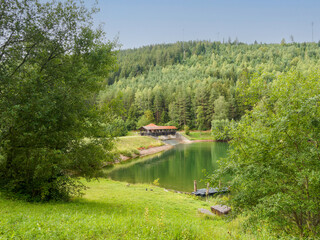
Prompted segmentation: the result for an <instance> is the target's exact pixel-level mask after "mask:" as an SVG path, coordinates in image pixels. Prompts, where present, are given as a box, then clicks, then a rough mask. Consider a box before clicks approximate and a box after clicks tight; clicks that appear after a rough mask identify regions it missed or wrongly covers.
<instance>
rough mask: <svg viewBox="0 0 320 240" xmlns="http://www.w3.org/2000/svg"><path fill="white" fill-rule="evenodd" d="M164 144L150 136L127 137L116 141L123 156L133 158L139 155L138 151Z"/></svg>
mask: <svg viewBox="0 0 320 240" xmlns="http://www.w3.org/2000/svg"><path fill="white" fill-rule="evenodd" d="M162 145H163V142H161V141H159V140H156V139H154V138H152V137H148V136H135V135H131V136H125V137H119V138H118V139H117V140H116V149H117V151H118V152H119V153H121V154H122V155H125V156H128V157H131V156H132V154H136V155H137V154H139V152H138V150H141V149H147V148H150V147H158V146H162Z"/></svg>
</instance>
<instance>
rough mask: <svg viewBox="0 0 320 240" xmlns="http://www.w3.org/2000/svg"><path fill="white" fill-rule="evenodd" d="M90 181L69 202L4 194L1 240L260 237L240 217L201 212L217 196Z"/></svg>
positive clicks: (0, 213)
mask: <svg viewBox="0 0 320 240" xmlns="http://www.w3.org/2000/svg"><path fill="white" fill-rule="evenodd" d="M86 185H88V186H89V187H90V188H89V189H88V190H87V191H86V194H85V195H84V197H83V198H81V199H74V200H72V201H71V202H68V203H27V202H23V201H19V200H7V199H4V197H3V196H1V195H0V239H11V238H12V239H255V238H253V236H252V235H251V236H250V235H245V234H244V233H243V232H242V230H241V228H240V225H241V219H236V220H233V221H227V218H225V217H219V216H215V217H213V218H209V217H204V216H202V215H199V213H198V208H206V209H209V207H210V206H211V205H213V204H216V200H215V199H213V200H211V202H207V201H203V200H199V199H197V198H194V197H192V196H189V195H185V194H178V193H173V192H166V191H165V190H164V189H162V188H159V187H155V186H151V185H141V184H139V185H132V184H131V185H128V184H127V183H122V182H115V181H111V180H106V179H102V180H100V181H99V182H97V181H92V182H89V183H86ZM257 239H258V238H257Z"/></svg>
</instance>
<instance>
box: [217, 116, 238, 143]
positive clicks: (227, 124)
mask: <svg viewBox="0 0 320 240" xmlns="http://www.w3.org/2000/svg"><path fill="white" fill-rule="evenodd" d="M234 124H235V123H234V121H229V120H228V119H223V120H212V122H211V126H212V128H211V131H212V135H213V136H214V138H215V139H216V140H223V141H224V140H230V139H231V136H230V131H231V128H232V127H233V126H234Z"/></svg>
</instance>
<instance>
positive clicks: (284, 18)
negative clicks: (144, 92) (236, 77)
mask: <svg viewBox="0 0 320 240" xmlns="http://www.w3.org/2000/svg"><path fill="white" fill-rule="evenodd" d="M85 2H86V5H88V6H92V4H93V3H94V0H85ZM98 6H99V7H100V13H98V14H96V15H95V17H94V21H95V23H96V24H101V23H103V24H104V26H103V28H104V30H105V32H106V33H107V37H108V39H111V40H112V39H113V38H114V37H116V36H118V37H119V42H120V43H121V44H122V49H126V48H134V47H140V46H145V45H150V44H157V43H173V42H177V41H183V40H184V41H189V40H211V41H223V40H225V41H227V40H228V38H229V37H230V38H231V39H232V40H234V39H235V38H238V40H239V41H241V42H247V43H252V42H254V41H255V40H257V41H258V42H263V43H279V42H280V41H281V39H282V38H285V39H286V41H287V42H290V36H291V35H292V36H293V37H294V40H295V41H296V42H310V41H311V40H312V27H311V23H312V22H314V27H313V32H314V34H313V36H314V37H313V40H314V41H316V42H318V41H319V40H320V0H99V4H98Z"/></svg>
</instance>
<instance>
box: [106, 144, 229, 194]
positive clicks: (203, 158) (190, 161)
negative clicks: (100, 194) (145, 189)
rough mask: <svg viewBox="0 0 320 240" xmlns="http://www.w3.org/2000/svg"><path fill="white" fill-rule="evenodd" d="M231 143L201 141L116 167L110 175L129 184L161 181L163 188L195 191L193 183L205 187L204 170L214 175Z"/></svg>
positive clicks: (181, 145) (177, 146)
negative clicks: (218, 162) (196, 182)
mask: <svg viewBox="0 0 320 240" xmlns="http://www.w3.org/2000/svg"><path fill="white" fill-rule="evenodd" d="M227 149H228V144H227V143H220V142H218V143H215V142H201V143H192V144H179V145H176V146H175V147H174V148H173V149H170V150H168V151H166V152H163V153H161V154H159V155H157V156H154V157H151V158H150V157H149V158H146V159H145V160H144V159H142V160H139V161H137V162H134V161H133V162H131V163H126V164H121V165H120V166H116V167H114V169H112V170H111V171H110V172H109V174H108V176H109V177H110V178H111V179H114V180H118V181H124V182H129V183H152V182H153V181H154V180H155V179H157V178H159V184H160V186H161V187H165V188H169V189H174V190H179V191H185V192H192V191H193V181H194V180H197V181H198V188H202V187H205V183H202V182H200V180H201V179H204V173H203V169H206V171H207V172H212V171H213V170H214V169H216V168H217V166H218V164H217V160H219V159H220V158H221V157H226V155H227Z"/></svg>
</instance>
